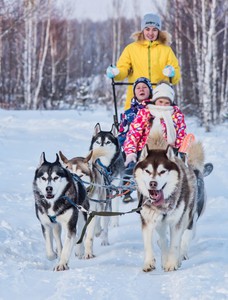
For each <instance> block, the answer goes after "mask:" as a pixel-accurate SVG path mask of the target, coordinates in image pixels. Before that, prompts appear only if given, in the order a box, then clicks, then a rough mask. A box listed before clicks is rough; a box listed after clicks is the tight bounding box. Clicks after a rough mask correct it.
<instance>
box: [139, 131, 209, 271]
mask: <svg viewBox="0 0 228 300" xmlns="http://www.w3.org/2000/svg"><path fill="white" fill-rule="evenodd" d="M162 139H163V138H162V137H160V140H162ZM158 140H159V138H158V139H157V141H156V140H151V141H150V142H151V143H150V144H149V145H146V147H145V148H144V149H143V151H142V153H141V157H140V160H139V162H138V163H137V164H136V166H135V170H134V177H135V181H136V186H137V190H138V197H139V206H141V207H142V209H141V211H140V214H141V223H142V234H143V240H144V253H145V258H144V266H143V271H145V272H148V271H151V270H153V269H155V257H154V251H153V246H152V236H153V235H154V232H155V229H156V231H157V233H158V235H159V240H158V245H159V247H160V249H161V264H162V268H163V269H164V270H165V271H173V270H176V269H178V268H179V267H180V265H181V262H182V260H183V259H187V252H188V248H189V243H190V241H191V239H192V238H193V236H194V232H195V225H196V220H197V219H198V217H199V216H200V215H201V214H202V212H203V210H204V207H205V191H204V184H201V190H200V191H199V190H198V188H197V182H199V181H200V180H201V181H203V175H202V172H203V164H204V151H203V147H202V144H201V143H199V142H198V143H194V144H193V145H192V147H191V149H190V152H189V158H188V166H186V165H185V164H184V163H183V161H182V160H181V159H180V158H178V157H176V156H175V155H174V152H173V149H172V148H171V147H169V146H168V147H167V145H164V143H163V142H162V143H163V145H162V146H161V147H160V146H159V142H158ZM151 145H154V146H151ZM196 173H197V176H196ZM197 178H198V179H197ZM167 237H169V238H168V239H167Z"/></svg>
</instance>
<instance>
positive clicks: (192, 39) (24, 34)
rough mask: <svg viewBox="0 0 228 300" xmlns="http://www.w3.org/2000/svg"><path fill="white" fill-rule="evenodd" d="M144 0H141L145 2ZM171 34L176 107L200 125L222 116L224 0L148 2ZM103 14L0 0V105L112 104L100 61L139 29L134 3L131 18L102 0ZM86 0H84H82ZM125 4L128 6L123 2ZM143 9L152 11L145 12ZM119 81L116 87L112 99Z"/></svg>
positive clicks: (227, 109)
mask: <svg viewBox="0 0 228 300" xmlns="http://www.w3.org/2000/svg"><path fill="white" fill-rule="evenodd" d="M148 1H149V0H148ZM149 2H151V7H154V6H156V9H157V11H158V12H159V14H160V15H161V18H162V29H163V30H167V31H168V32H170V33H171V35H172V38H173V42H172V45H171V46H172V48H173V50H174V52H175V53H176V56H177V57H178V59H179V63H180V66H181V72H182V79H181V81H180V83H179V84H178V85H177V86H176V87H175V89H176V93H177V99H178V105H179V106H181V109H182V110H183V112H184V113H186V114H188V115H190V116H191V115H194V116H197V117H198V118H199V120H200V121H201V125H202V126H204V127H205V130H206V131H210V127H211V126H213V125H215V124H219V123H221V122H223V121H224V120H226V119H227V118H228V80H227V78H228V76H227V75H228V71H227V64H228V62H227V54H228V53H227V52H228V2H227V1H223V0H193V1H182V0H169V1H166V2H165V3H166V4H165V5H164V3H163V2H162V7H160V6H159V3H160V5H161V1H157V2H156V1H155V0H154V1H149ZM110 3H111V11H110V14H109V16H108V17H107V18H106V19H104V18H102V16H101V18H100V19H99V18H98V20H92V19H88V18H84V19H81V18H77V17H75V16H74V14H72V11H73V10H74V9H77V7H76V6H74V7H73V6H72V4H71V5H68V6H67V7H66V5H65V6H64V13H63V6H62V5H59V3H58V1H53V0H18V1H13V0H0V107H1V108H5V109H26V110H29V109H33V110H37V109H81V108H83V109H90V108H91V107H92V106H93V107H95V106H96V105H98V104H101V105H105V106H106V107H107V109H111V108H112V107H113V90H112V85H111V81H110V80H109V79H107V78H106V76H105V70H106V68H107V66H108V65H110V64H111V63H113V64H114V63H115V62H116V61H117V59H118V57H119V55H120V53H121V52H122V50H123V48H124V47H125V46H126V45H127V44H128V43H130V42H131V41H132V40H131V39H130V36H131V34H132V33H133V32H135V31H138V30H139V29H140V21H141V18H142V17H143V16H142V15H141V14H140V10H139V2H138V1H137V2H136V1H133V2H132V3H133V4H132V7H131V9H132V10H133V16H132V17H129V16H127V14H125V12H126V6H124V1H121V0H110ZM88 5H89V3H88ZM127 9H128V8H127ZM148 12H152V9H151V11H148ZM125 89H126V87H125V86H118V87H116V93H117V99H118V105H119V106H121V105H122V104H123V102H124V99H125V98H124V97H125Z"/></svg>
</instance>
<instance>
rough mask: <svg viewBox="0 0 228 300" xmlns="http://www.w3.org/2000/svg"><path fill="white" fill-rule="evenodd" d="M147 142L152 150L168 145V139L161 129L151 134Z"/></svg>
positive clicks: (164, 147)
mask: <svg viewBox="0 0 228 300" xmlns="http://www.w3.org/2000/svg"><path fill="white" fill-rule="evenodd" d="M146 143H147V145H148V148H149V149H150V150H156V149H164V150H165V149H166V148H167V146H168V143H167V141H166V140H165V139H164V137H163V135H162V133H161V132H160V131H154V132H153V135H149V136H148V139H147V142H146Z"/></svg>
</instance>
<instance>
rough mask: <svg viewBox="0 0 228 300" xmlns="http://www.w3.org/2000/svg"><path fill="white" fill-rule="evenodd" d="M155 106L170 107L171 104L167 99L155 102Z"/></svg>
mask: <svg viewBox="0 0 228 300" xmlns="http://www.w3.org/2000/svg"><path fill="white" fill-rule="evenodd" d="M155 105H159V106H170V105H171V103H170V101H169V99H167V98H159V99H157V100H156V101H155Z"/></svg>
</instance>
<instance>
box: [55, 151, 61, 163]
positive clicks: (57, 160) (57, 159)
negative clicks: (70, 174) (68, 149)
mask: <svg viewBox="0 0 228 300" xmlns="http://www.w3.org/2000/svg"><path fill="white" fill-rule="evenodd" d="M55 163H60V161H59V155H58V153H56V160H55Z"/></svg>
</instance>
